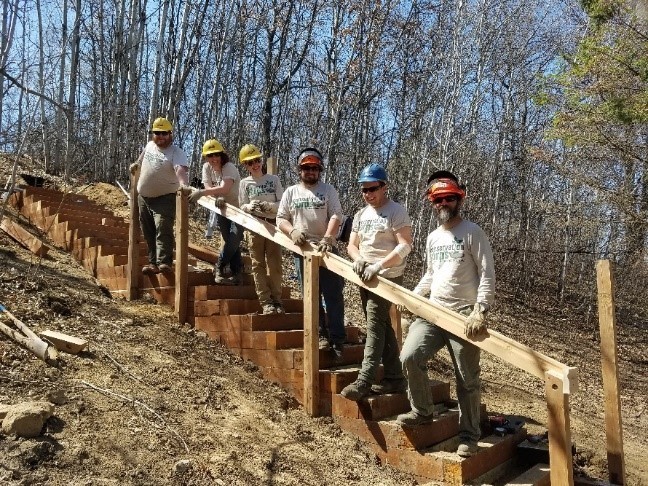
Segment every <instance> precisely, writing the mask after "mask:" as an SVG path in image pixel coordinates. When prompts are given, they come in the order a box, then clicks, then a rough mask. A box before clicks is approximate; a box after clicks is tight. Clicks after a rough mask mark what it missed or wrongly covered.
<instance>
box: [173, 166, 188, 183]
mask: <svg viewBox="0 0 648 486" xmlns="http://www.w3.org/2000/svg"><path fill="white" fill-rule="evenodd" d="M175 173H176V177H177V178H178V182H179V183H180V184H182V185H183V186H188V185H189V170H188V169H187V166H185V165H178V166H176V168H175Z"/></svg>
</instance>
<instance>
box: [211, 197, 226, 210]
mask: <svg viewBox="0 0 648 486" xmlns="http://www.w3.org/2000/svg"><path fill="white" fill-rule="evenodd" d="M225 204H226V203H225V198H224V197H217V198H216V200H215V201H214V206H216V207H217V208H218V209H223V208H224V207H225Z"/></svg>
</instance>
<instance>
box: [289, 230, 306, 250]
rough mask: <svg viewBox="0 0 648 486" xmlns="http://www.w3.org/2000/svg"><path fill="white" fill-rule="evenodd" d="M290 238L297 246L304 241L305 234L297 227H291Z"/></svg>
mask: <svg viewBox="0 0 648 486" xmlns="http://www.w3.org/2000/svg"><path fill="white" fill-rule="evenodd" d="M290 239H291V240H292V242H293V243H294V244H295V245H297V246H301V245H303V244H304V243H306V235H305V234H304V232H303V231H302V230H298V229H297V228H293V229H292V230H291V231H290Z"/></svg>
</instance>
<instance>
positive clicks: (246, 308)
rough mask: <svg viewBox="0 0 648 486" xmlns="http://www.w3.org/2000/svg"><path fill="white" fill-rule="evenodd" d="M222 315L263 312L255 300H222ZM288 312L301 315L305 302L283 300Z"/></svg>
mask: <svg viewBox="0 0 648 486" xmlns="http://www.w3.org/2000/svg"><path fill="white" fill-rule="evenodd" d="M220 302H221V306H220V308H221V313H222V314H223V315H233V314H254V313H260V312H261V304H260V303H259V300H258V299H256V298H254V299H221V301H220ZM282 304H283V307H284V309H286V312H291V313H295V312H297V313H300V312H303V310H304V301H303V300H301V299H282Z"/></svg>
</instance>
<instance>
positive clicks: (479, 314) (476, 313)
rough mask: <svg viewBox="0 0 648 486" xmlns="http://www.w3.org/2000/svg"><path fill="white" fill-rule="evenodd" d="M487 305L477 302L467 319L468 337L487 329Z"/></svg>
mask: <svg viewBox="0 0 648 486" xmlns="http://www.w3.org/2000/svg"><path fill="white" fill-rule="evenodd" d="M485 313H486V306H485V305H483V304H480V303H479V302H477V303H476V304H475V306H474V307H473V310H472V312H471V313H470V315H469V316H468V318H467V319H466V329H465V333H466V337H469V338H472V337H475V336H477V335H478V334H479V333H480V332H483V331H485V330H486V327H487V326H486V315H485Z"/></svg>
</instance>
